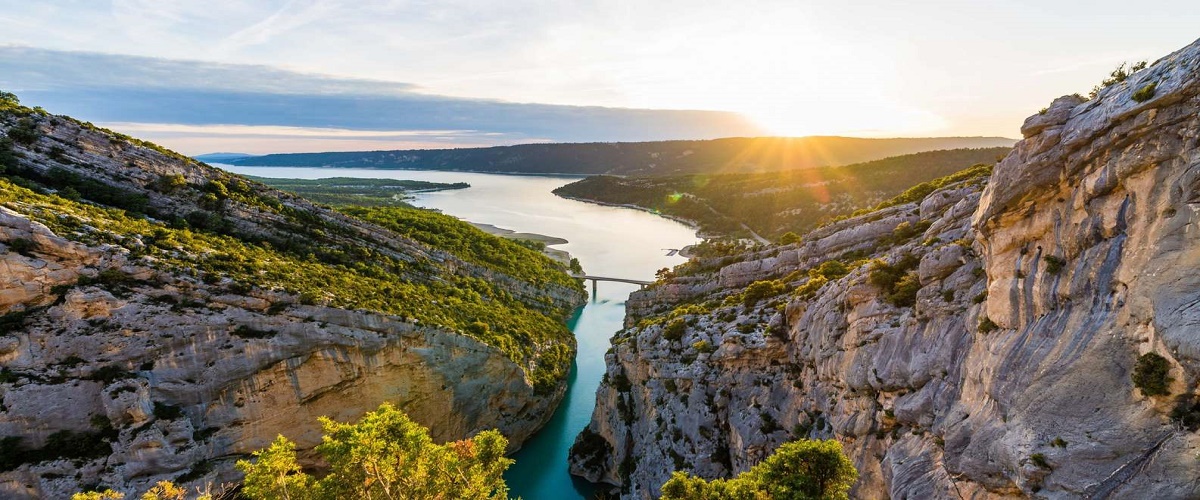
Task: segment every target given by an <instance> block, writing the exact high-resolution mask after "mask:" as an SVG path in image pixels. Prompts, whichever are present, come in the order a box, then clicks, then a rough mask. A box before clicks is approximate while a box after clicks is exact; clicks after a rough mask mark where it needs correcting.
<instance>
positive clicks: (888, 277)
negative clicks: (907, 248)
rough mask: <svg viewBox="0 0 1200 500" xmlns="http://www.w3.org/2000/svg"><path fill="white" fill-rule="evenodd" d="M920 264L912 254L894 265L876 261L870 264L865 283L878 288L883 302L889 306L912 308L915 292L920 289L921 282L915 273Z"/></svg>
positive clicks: (914, 301)
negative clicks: (881, 293)
mask: <svg viewBox="0 0 1200 500" xmlns="http://www.w3.org/2000/svg"><path fill="white" fill-rule="evenodd" d="M920 263H921V259H920V258H919V257H917V256H915V255H912V254H907V255H904V256H903V257H901V258H900V260H898V261H897V262H896V263H895V264H888V263H887V262H884V261H882V260H876V261H874V262H872V263H871V269H870V274H868V275H867V282H868V283H870V284H872V285H875V286H877V287H879V289H880V290H881V291H882V292H883V298H884V300H886V301H887V302H888V303H889V304H892V305H893V306H896V307H912V306H913V305H914V304H915V303H916V298H917V291H919V290H920V289H921V282H920V279H919V278H918V277H917V273H916V271H915V270H916V268H917V265H918V264H920Z"/></svg>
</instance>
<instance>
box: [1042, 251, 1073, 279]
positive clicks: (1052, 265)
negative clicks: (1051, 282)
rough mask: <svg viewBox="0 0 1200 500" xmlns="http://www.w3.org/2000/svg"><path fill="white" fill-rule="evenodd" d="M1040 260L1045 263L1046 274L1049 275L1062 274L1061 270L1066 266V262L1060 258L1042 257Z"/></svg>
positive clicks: (1052, 256)
mask: <svg viewBox="0 0 1200 500" xmlns="http://www.w3.org/2000/svg"><path fill="white" fill-rule="evenodd" d="M1042 260H1044V261H1046V272H1048V273H1050V274H1058V273H1060V272H1062V270H1063V268H1064V267H1066V265H1067V261H1066V260H1064V259H1063V258H1062V257H1057V256H1054V255H1047V256H1045V257H1042Z"/></svg>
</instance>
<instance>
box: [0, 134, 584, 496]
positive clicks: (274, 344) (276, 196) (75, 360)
mask: <svg viewBox="0 0 1200 500" xmlns="http://www.w3.org/2000/svg"><path fill="white" fill-rule="evenodd" d="M0 118H2V117H0ZM37 123H38V126H39V127H40V129H39V131H38V132H39V134H40V138H39V139H38V140H37V142H34V143H33V144H30V145H29V146H28V147H19V148H18V153H19V154H20V155H21V160H20V161H21V167H22V168H24V169H25V171H26V172H31V175H59V176H62V175H67V174H63V173H62V172H69V173H70V175H75V176H78V177H79V178H82V179H87V180H89V182H99V183H103V184H104V185H107V186H115V187H117V188H119V189H123V190H125V192H126V193H128V194H130V195H139V196H145V197H146V198H147V203H146V205H147V211H148V212H150V213H154V214H156V215H157V216H159V217H169V216H171V215H173V214H174V215H178V216H180V217H183V216H187V215H188V214H191V213H194V212H196V211H200V210H203V206H202V205H203V203H204V201H203V199H202V197H201V195H202V194H203V193H197V192H195V190H194V189H193V190H191V191H188V192H187V193H178V192H177V193H174V194H172V193H171V192H169V190H165V189H161V184H162V183H163V179H164V178H166V179H170V178H171V177H170V176H175V175H178V176H181V177H182V179H183V180H184V181H186V182H187V184H188V185H189V186H203V185H204V184H205V182H208V181H211V180H214V179H221V180H226V181H230V180H231V179H232V178H231V177H230V176H229V175H228V174H226V173H224V172H221V171H219V170H216V169H213V168H210V167H207V166H205V165H203V164H199V163H197V162H194V161H191V160H188V159H185V158H181V157H178V156H176V155H172V154H170V153H169V152H164V151H158V150H156V149H154V148H152V147H149V146H146V145H143V144H138V143H136V142H130V140H128V138H123V137H120V136H113V135H111V134H109V133H107V132H104V131H101V130H95V129H91V128H88V127H86V126H81V125H80V124H77V123H75V122H73V121H71V120H69V119H66V118H64V117H46V116H43V117H41V118H40V119H39V120H38V122H37ZM0 125H3V126H8V127H12V126H18V125H14V123H13V122H12V121H9V122H8V123H5V122H4V121H3V120H0ZM51 168H53V169H57V170H56V171H57V173H47V172H48V170H49V169H51ZM180 189H191V188H180ZM10 192H11V191H10ZM60 194H61V191H60ZM240 196H241V198H238V197H237V196H235V195H231V196H230V199H228V200H225V201H224V203H225V205H224V207H223V210H222V212H223V217H224V221H225V222H224V223H225V224H226V225H225V226H224V227H223V228H222V229H221V231H223V232H225V233H229V234H239V235H246V234H250V235H254V236H255V237H256V238H261V240H263V241H268V242H269V241H273V240H272V238H275V237H282V238H286V237H288V235H289V231H292V230H297V224H298V222H297V220H296V218H297V215H296V214H299V217H301V218H302V221H301V222H307V225H309V226H317V227H320V228H321V229H322V231H320V232H310V233H307V234H308V235H309V236H311V237H314V238H316V237H327V238H329V241H330V242H332V243H330V244H337V243H338V242H350V245H352V246H357V247H363V248H368V249H370V250H371V251H372V252H375V253H376V254H378V255H387V256H390V257H392V258H395V259H397V260H399V261H402V262H412V263H414V265H413V266H412V268H413V269H415V270H416V271H414V273H416V274H413V275H401V276H398V277H397V278H398V279H412V280H447V279H450V277H451V276H467V277H470V278H472V279H478V280H487V282H489V283H497V284H499V286H501V287H502V288H503V290H504V291H505V293H507V294H510V295H511V297H514V298H515V299H514V300H518V301H524V302H525V303H527V304H528V307H529V311H531V312H530V314H534V313H535V311H536V313H538V314H546V315H549V316H554V315H556V314H558V313H564V312H566V311H570V310H571V309H573V308H574V307H575V306H576V305H578V304H580V303H581V302H582V300H583V297H584V295H583V291H582V287H580V286H575V287H571V286H561V285H556V284H554V283H545V282H541V283H534V282H530V281H527V280H522V279H519V278H516V277H513V276H510V275H506V274H504V273H501V272H497V271H495V270H494V269H491V268H489V267H487V266H484V265H480V264H475V263H471V262H468V261H465V260H462V259H460V258H458V257H456V256H455V255H453V254H451V253H449V252H447V251H444V250H441V249H438V248H435V247H432V246H429V245H425V244H421V243H419V242H417V241H414V240H412V239H409V238H407V237H403V236H400V235H398V234H396V233H394V232H391V231H388V230H386V229H384V228H381V227H378V226H374V225H371V224H367V223H364V222H362V221H359V220H357V219H354V218H351V217H348V216H345V215H343V214H340V213H338V212H335V211H332V210H328V209H325V208H322V207H317V206H314V205H312V204H310V203H308V202H307V201H305V200H303V199H299V198H295V197H292V196H289V195H286V194H283V193H280V192H277V191H273V190H270V189H268V188H266V187H265V186H261V185H257V184H250V185H249V186H248V187H247V186H246V185H243V194H241V195H240ZM256 200H257V201H256ZM272 200H274V201H272ZM0 203H3V204H4V206H3V207H0V366H2V367H3V370H2V372H0V437H3V438H4V441H3V443H0V447H2V448H3V449H2V450H0V452H2V455H3V456H0V465H3V466H4V467H5V469H4V471H3V472H0V497H4V498H66V497H69V496H70V494H71V493H73V492H76V491H80V490H81V489H83V488H84V487H88V486H95V485H98V484H102V485H105V486H107V487H112V488H115V489H118V490H123V491H126V492H129V493H133V492H141V491H145V490H146V489H147V488H148V487H149V486H150V485H153V484H154V483H155V482H156V481H160V480H173V481H175V482H177V483H182V484H184V485H188V486H190V485H194V484H200V485H203V484H206V483H218V484H219V483H222V482H226V481H236V480H237V479H238V474H237V473H236V472H235V471H234V469H233V463H234V462H235V461H236V460H237V459H239V458H242V457H245V456H246V455H247V454H249V453H250V452H252V451H255V450H257V449H260V448H263V447H265V446H266V445H268V444H269V443H270V441H271V440H273V439H274V438H275V436H276V435H279V434H283V435H285V436H286V437H288V438H289V439H292V440H293V441H295V442H296V443H297V444H298V446H299V448H300V449H301V450H302V451H304V450H308V449H310V448H311V447H313V446H314V445H316V444H318V443H319V442H320V438H321V429H320V426H319V424H318V422H317V417H319V416H329V417H331V418H333V419H335V420H341V421H349V420H354V419H357V418H359V417H360V416H362V415H363V414H364V413H365V412H367V411H370V410H374V409H375V408H377V407H378V406H379V405H380V404H381V403H383V402H385V401H388V402H393V403H395V404H396V405H397V406H398V407H399V408H401V409H402V410H404V411H405V412H406V413H408V414H409V415H410V416H411V417H413V418H414V420H416V421H418V422H420V423H422V424H423V425H426V426H428V427H429V428H430V431H431V434H432V435H433V437H434V438H435V439H437V440H440V441H446V440H452V439H461V438H464V437H467V436H470V435H472V434H474V433H476V432H478V431H481V430H485V429H492V428H497V429H499V430H500V431H501V432H503V433H504V434H505V435H506V436H507V437H508V438H509V440H510V443H511V444H512V445H513V447H514V448H515V447H517V446H520V444H521V443H522V442H523V441H524V440H526V439H527V438H528V437H530V436H531V435H532V434H533V433H534V432H535V431H536V430H537V429H539V428H540V427H541V426H542V424H544V423H545V421H546V420H547V419H548V418H549V417H550V415H551V414H552V413H553V410H554V408H555V407H556V406H557V404H558V402H559V400H560V399H561V398H562V396H563V394H564V392H565V380H559V381H557V383H556V384H555V385H554V386H553V387H551V388H550V389H549V390H545V389H538V388H537V387H536V384H535V381H534V380H531V372H532V371H533V370H532V369H533V368H534V367H533V366H531V365H530V364H525V363H519V362H517V361H514V359H513V358H512V357H511V356H509V355H506V353H505V352H502V351H501V350H500V349H498V348H497V347H494V346H491V345H488V344H485V343H484V342H481V341H480V340H476V338H473V337H472V336H469V335H466V334H464V333H463V332H461V331H455V330H454V329H450V328H448V327H444V326H439V325H436V324H430V323H429V322H419V321H416V320H414V319H413V318H411V317H405V316H396V315H387V314H382V313H377V312H371V311H368V310H358V309H352V308H346V307H340V308H339V307H331V306H328V305H322V304H323V303H324V301H322V300H310V299H306V298H304V297H300V296H297V295H296V294H294V293H289V292H287V291H284V290H281V289H277V288H274V289H273V288H269V287H258V286H255V285H256V284H255V283H244V282H237V281H234V280H230V279H228V278H221V277H220V276H219V275H218V274H215V273H211V272H196V271H195V270H189V269H180V268H177V267H172V266H169V265H165V264H163V263H162V262H161V261H160V260H158V259H155V258H154V257H152V256H151V257H148V256H146V255H140V254H138V252H137V251H136V250H137V249H139V248H142V245H143V243H142V240H143V239H145V240H146V241H149V239H150V238H151V237H152V235H135V234H129V235H111V234H110V235H104V237H103V238H100V237H81V236H78V235H79V234H93V233H97V231H93V230H94V229H95V228H90V227H88V226H87V225H86V224H83V225H81V229H80V231H79V232H78V233H72V234H58V233H56V232H55V231H53V230H51V229H50V228H49V227H47V226H46V225H44V224H42V223H39V222H38V220H39V219H38V218H39V217H49V218H50V220H60V219H62V218H67V217H71V216H70V215H68V214H53V213H51V214H46V213H45V212H44V210H43V209H42V208H38V207H31V206H30V205H28V204H26V203H23V202H19V201H14V200H12V199H0ZM255 203H264V204H266V205H267V208H270V204H271V203H276V204H278V205H277V206H275V207H274V208H275V209H274V210H270V209H266V208H264V207H261V206H256V205H255ZM39 210H43V211H39ZM35 215H36V216H37V217H35ZM89 231H92V233H89ZM301 236H302V237H304V236H305V234H303V233H302V234H301ZM105 239H107V240H112V241H117V240H120V243H119V244H114V243H107V242H104V241H98V240H105ZM135 240H136V241H135ZM256 241H257V240H256ZM147 244H148V243H147ZM564 280H566V281H567V282H570V280H569V279H568V278H565V274H564ZM556 319H557V317H556ZM562 331H563V332H564V335H565V332H566V330H565V328H563V329H562ZM538 347H539V348H540V347H544V348H546V349H559V350H566V351H569V352H573V351H574V344H573V341H572V340H571V339H570V338H569V336H568V337H566V339H565V340H557V341H556V342H551V343H549V344H548V345H546V346H538ZM568 360H569V357H568ZM535 362H536V361H535ZM64 447H67V448H72V449H71V450H68V451H69V453H67V454H68V455H70V456H71V458H70V459H53V455H54V453H51V452H46V451H45V450H50V449H54V450H59V451H61V450H62V449H63V448H64ZM90 447H97V448H98V449H99V451H88V450H81V449H80V448H90ZM39 450H41V451H39ZM39 453H40V454H39ZM306 453H307V452H306Z"/></svg>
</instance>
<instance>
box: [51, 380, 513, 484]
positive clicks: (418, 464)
mask: <svg viewBox="0 0 1200 500" xmlns="http://www.w3.org/2000/svg"><path fill="white" fill-rule="evenodd" d="M320 422H321V426H322V428H323V429H324V434H325V435H324V437H323V438H322V443H321V444H320V445H318V446H317V447H316V451H317V453H318V454H319V455H320V457H321V460H322V462H323V463H322V468H323V469H325V470H326V472H325V473H323V474H322V475H321V477H319V478H318V477H315V476H313V475H310V474H308V473H307V472H305V471H304V469H303V468H302V467H301V466H300V463H299V462H298V461H297V456H296V444H295V443H293V442H291V441H290V440H288V439H287V438H285V437H283V436H278V437H277V438H276V439H275V441H274V442H273V443H271V445H270V446H269V447H267V448H265V449H262V450H259V451H257V452H255V453H254V454H253V458H252V459H250V460H239V461H238V462H237V468H238V469H239V470H241V471H242V472H243V473H244V474H245V475H246V476H245V480H244V481H243V483H242V488H241V490H240V491H239V492H238V495H237V496H236V497H237V498H248V499H251V500H279V499H289V500H323V499H342V498H358V499H366V500H370V499H388V498H406V499H414V500H418V499H429V500H432V499H443V498H455V499H471V500H493V499H507V498H508V486H507V485H506V484H505V482H504V471H505V470H506V469H508V467H509V466H510V465H512V463H513V461H512V460H511V459H509V458H506V457H505V456H504V451H505V448H506V447H507V446H508V440H507V439H505V438H504V436H503V435H501V434H500V433H499V432H497V431H495V430H489V431H483V432H480V433H479V434H476V435H475V436H473V437H471V438H468V439H462V440H458V441H453V442H449V443H446V444H437V443H434V442H433V439H432V438H431V437H430V436H429V430H428V429H426V428H425V427H422V426H421V425H420V424H418V423H416V422H414V421H413V420H412V419H410V418H409V417H408V415H405V414H404V412H402V411H400V410H398V409H396V408H395V407H394V406H392V405H391V404H390V403H384V404H383V405H381V406H380V407H379V409H377V410H375V411H372V412H369V413H367V414H366V415H364V416H363V417H362V418H361V419H360V420H359V421H358V422H357V423H342V422H336V421H334V420H332V419H329V418H325V417H322V418H321V419H320ZM214 491H216V492H217V493H213V492H214ZM229 491H230V490H229V489H228V488H226V487H222V486H216V487H214V485H211V484H210V485H208V486H207V487H206V488H204V489H203V490H202V491H199V492H198V493H197V494H196V495H189V493H188V491H187V490H185V489H183V488H180V487H179V486H176V485H175V484H174V483H172V482H170V481H160V482H159V483H158V484H156V485H155V486H154V487H152V488H150V489H149V490H148V491H146V492H145V493H143V494H142V496H141V497H140V498H141V499H142V500H185V499H189V498H194V499H195V500H214V499H218V498H233V497H235V496H234V495H231V494H228V493H229ZM71 498H72V500H121V499H123V498H125V495H124V494H123V493H120V492H116V491H113V490H111V489H105V490H102V491H89V492H81V493H77V494H75V495H73V496H72V497H71Z"/></svg>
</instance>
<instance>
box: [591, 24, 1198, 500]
mask: <svg viewBox="0 0 1200 500" xmlns="http://www.w3.org/2000/svg"><path fill="white" fill-rule="evenodd" d="M1146 89H1149V90H1146ZM1135 93H1137V98H1136V99H1135V98H1134V94H1135ZM1022 132H1023V134H1024V135H1025V139H1024V140H1023V141H1021V142H1020V143H1018V144H1017V146H1016V148H1015V150H1014V151H1013V152H1012V153H1011V154H1010V155H1008V156H1007V157H1006V158H1005V159H1004V160H1003V161H1001V162H1000V163H999V164H998V165H996V166H995V168H994V171H993V173H992V174H991V176H990V178H989V179H987V182H986V187H985V186H983V185H981V184H980V183H979V182H973V181H966V182H962V183H957V184H952V185H949V186H945V187H943V188H941V189H939V190H937V191H935V192H933V193H932V194H930V195H928V196H926V197H925V198H924V199H923V200H922V201H920V202H918V203H910V204H904V205H899V206H895V207H891V208H888V209H885V210H884V211H881V212H876V213H873V214H869V215H866V216H863V217H860V218H857V219H851V220H847V221H843V222H840V223H837V224H833V225H830V226H827V227H825V228H822V229H820V230H818V231H815V232H813V233H812V234H810V235H808V236H806V237H805V238H804V243H803V244H800V245H792V246H787V247H777V248H772V249H770V250H767V251H763V252H758V253H752V254H747V255H742V256H739V257H738V260H740V262H736V263H729V262H726V263H723V264H721V263H715V264H714V263H713V262H708V263H695V262H694V263H692V264H689V266H690V267H689V268H688V269H687V271H688V272H687V274H688V275H687V276H680V277H676V278H674V279H671V280H669V281H667V282H665V283H660V284H657V285H655V286H653V287H651V288H649V289H647V290H645V291H642V292H639V293H637V294H635V297H634V298H633V299H631V301H630V305H631V306H630V309H629V318H628V320H627V328H626V329H625V330H623V331H622V332H619V333H618V334H617V336H615V337H614V339H613V343H614V346H613V349H612V351H610V353H609V354H608V355H607V358H606V359H607V362H608V372H607V376H606V378H605V382H604V383H603V384H602V386H601V388H600V390H599V392H598V394H597V408H596V412H595V414H594V416H593V420H592V422H591V424H590V425H589V427H588V429H587V430H586V431H584V433H583V434H581V436H580V438H579V439H578V440H577V445H576V447H575V449H574V450H573V454H572V472H573V473H575V474H578V475H581V476H584V477H587V478H589V479H592V480H599V481H605V482H608V483H611V484H614V485H617V486H620V487H621V488H622V492H623V495H622V496H623V497H626V498H651V497H654V496H657V492H658V488H659V486H660V485H661V484H662V483H663V482H664V481H665V480H666V479H667V478H668V477H669V475H670V471H672V470H686V471H690V472H692V473H695V474H698V475H700V476H704V477H710V478H712V477H727V476H730V475H733V474H736V473H738V472H741V471H745V470H747V469H748V468H749V467H750V466H752V465H753V464H755V463H757V462H758V461H760V460H762V459H763V458H765V457H766V456H768V455H769V454H770V452H771V451H772V450H774V449H775V448H776V447H777V446H778V445H780V444H781V443H783V442H785V441H788V440H791V439H797V438H806V437H808V438H835V439H837V440H839V441H840V442H841V443H842V444H843V446H844V448H845V449H846V451H847V453H848V454H849V455H850V456H851V458H852V459H853V460H854V462H855V464H856V466H857V468H858V470H859V473H860V479H859V482H858V484H857V485H856V486H855V488H854V490H853V492H852V496H853V497H855V498H1018V497H1044V498H1075V497H1087V498H1194V497H1196V496H1198V495H1200V477H1198V476H1197V475H1196V474H1195V469H1196V456H1197V452H1198V451H1200V450H1198V449H1197V447H1198V446H1200V437H1198V436H1197V435H1196V434H1195V432H1194V429H1195V428H1196V426H1197V422H1200V418H1198V417H1200V415H1198V413H1200V405H1197V404H1196V403H1195V399H1194V393H1195V392H1196V385H1197V376H1198V374H1200V372H1198V369H1200V364H1198V363H1200V337H1197V335H1196V334H1195V328H1196V324H1197V323H1198V322H1200V312H1198V311H1197V307H1196V304H1198V303H1200V276H1198V275H1197V274H1196V273H1195V269H1196V268H1197V267H1198V266H1200V244H1197V242H1196V239H1195V234H1193V233H1194V232H1195V228H1196V224H1197V221H1198V220H1200V210H1197V206H1198V204H1200V42H1197V43H1194V44H1193V45H1191V46H1189V47H1187V48H1185V49H1183V50H1180V51H1179V52H1176V53H1174V54H1172V55H1170V56H1168V57H1165V58H1163V59H1161V60H1159V61H1157V62H1156V63H1154V64H1153V65H1150V66H1149V67H1148V68H1146V69H1143V70H1141V71H1138V72H1136V73H1134V74H1132V75H1131V76H1129V78H1127V79H1126V80H1124V81H1123V82H1117V83H1116V84H1114V85H1111V86H1109V87H1108V88H1105V89H1103V90H1102V91H1101V92H1099V95H1098V96H1096V97H1095V98H1094V99H1091V100H1087V101H1085V100H1084V99H1082V98H1079V97H1077V96H1069V97H1064V98H1060V99H1058V100H1055V101H1054V103H1053V104H1052V105H1051V106H1050V107H1049V108H1048V109H1047V110H1045V111H1044V112H1043V113H1039V114H1038V115H1035V116H1033V117H1031V118H1030V119H1029V120H1027V121H1026V123H1025V126H1024V127H1023V128H1022ZM914 228H916V230H919V231H916V234H915V235H914V234H913V233H914V231H915V230H914ZM863 257H866V258H868V259H878V260H879V261H877V262H872V261H870V260H866V259H862V258H863ZM828 261H839V262H842V263H844V264H847V265H848V267H849V272H848V273H846V274H844V275H842V273H841V272H836V269H833V268H831V267H830V268H826V269H825V271H824V274H822V273H823V271H821V270H820V269H821V268H820V267H819V266H820V264H822V263H825V262H828ZM714 267H716V269H714ZM883 271H890V272H892V278H891V279H889V278H888V277H887V276H886V274H887V273H885V272H883ZM896 276H900V277H899V279H898V280H897V279H895V277H896ZM826 279H827V280H828V283H825V284H822V281H821V280H826ZM763 280H777V282H778V284H781V285H782V286H780V287H779V288H777V289H775V291H774V294H775V296H774V297H766V298H763V299H762V300H750V299H747V298H746V297H747V294H748V293H751V292H752V288H755V287H754V286H751V287H747V285H749V284H751V283H753V282H756V281H763ZM818 287H819V288H818ZM758 288H759V289H760V290H761V289H766V287H758ZM675 322H679V323H681V324H682V326H680V324H673V323H675ZM1151 352H1152V353H1157V354H1158V355H1161V356H1162V357H1163V358H1165V359H1166V360H1167V364H1168V366H1169V378H1167V379H1165V380H1166V381H1167V382H1169V392H1170V396H1147V395H1144V394H1143V392H1142V391H1140V390H1139V389H1138V388H1137V387H1136V386H1135V384H1134V382H1133V380H1132V377H1131V374H1132V372H1133V371H1134V367H1135V364H1136V363H1137V360H1138V358H1139V356H1141V355H1143V354H1145V353H1151Z"/></svg>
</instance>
